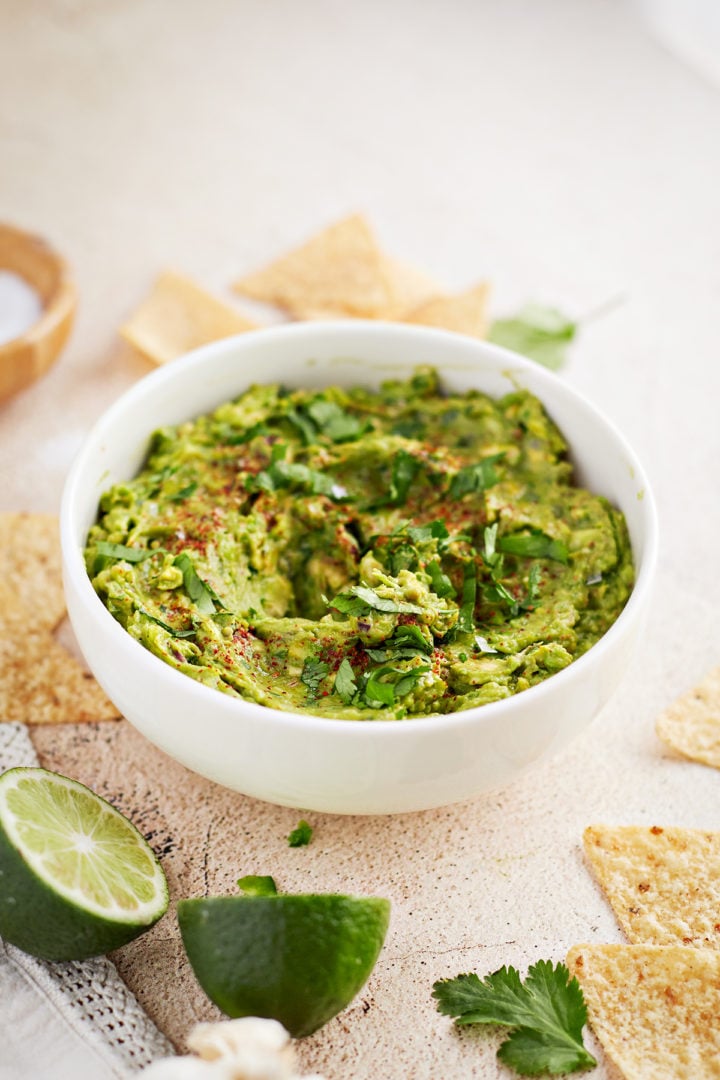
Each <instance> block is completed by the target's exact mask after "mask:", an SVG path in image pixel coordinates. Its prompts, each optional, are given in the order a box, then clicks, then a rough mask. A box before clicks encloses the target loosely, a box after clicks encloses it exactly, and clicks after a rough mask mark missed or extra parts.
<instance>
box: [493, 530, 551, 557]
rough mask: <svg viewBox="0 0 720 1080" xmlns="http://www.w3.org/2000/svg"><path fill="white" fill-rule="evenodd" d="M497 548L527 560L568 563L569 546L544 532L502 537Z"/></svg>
mask: <svg viewBox="0 0 720 1080" xmlns="http://www.w3.org/2000/svg"><path fill="white" fill-rule="evenodd" d="M496 547H497V549H498V551H504V552H506V553H507V554H508V555H520V556H523V557H525V558H527V559H554V560H555V561H556V562H561V563H564V564H565V565H567V562H568V549H567V545H566V544H564V543H563V542H562V540H553V539H552V537H550V536H546V535H545V533H542V532H536V531H534V532H531V533H527V534H524V535H523V534H520V533H514V534H512V535H511V536H501V537H498V539H497V541H496Z"/></svg>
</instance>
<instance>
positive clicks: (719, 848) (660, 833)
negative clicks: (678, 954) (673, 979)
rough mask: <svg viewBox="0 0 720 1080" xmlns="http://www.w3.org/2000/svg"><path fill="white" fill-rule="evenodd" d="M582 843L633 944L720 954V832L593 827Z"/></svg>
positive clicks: (587, 832) (638, 827) (630, 826)
mask: <svg viewBox="0 0 720 1080" xmlns="http://www.w3.org/2000/svg"><path fill="white" fill-rule="evenodd" d="M583 839H584V843H585V853H586V855H587V858H588V860H589V862H590V864H591V866H592V868H593V870H594V871H595V875H596V877H597V879H598V881H599V882H600V885H601V886H602V888H603V890H604V892H605V895H606V896H607V898H608V900H609V901H610V904H611V905H612V909H613V911H614V912H615V914H616V915H617V918H618V922H619V923H620V925H621V926H622V928H623V930H624V931H625V933H626V934H627V936H628V937H629V938H630V940H631V941H633V942H638V943H639V944H646V945H693V946H695V947H696V948H705V949H719V948H720V832H704V831H701V830H700V829H676V828H668V829H664V828H663V829H661V828H659V827H658V826H657V825H654V826H653V827H652V828H646V827H644V826H643V827H641V826H635V825H628V826H616V827H612V826H607V825H591V826H590V827H589V828H587V829H586V830H585V833H584V837H583Z"/></svg>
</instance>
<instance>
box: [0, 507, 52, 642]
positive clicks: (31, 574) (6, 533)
mask: <svg viewBox="0 0 720 1080" xmlns="http://www.w3.org/2000/svg"><path fill="white" fill-rule="evenodd" d="M0 567H1V568H2V579H3V580H4V581H6V582H9V583H11V584H12V593H13V596H14V597H15V598H16V599H17V600H19V601H20V602H21V603H22V604H24V605H25V607H26V608H27V609H28V611H30V612H31V613H32V619H33V621H34V623H35V625H36V626H39V627H42V628H43V629H44V630H53V629H54V628H55V627H56V626H57V625H58V623H59V622H60V621H61V619H62V617H63V615H64V614H65V596H64V594H63V585H62V571H61V559H60V534H59V530H58V519H57V517H56V516H55V514H30V513H24V512H20V513H12V512H9V513H0Z"/></svg>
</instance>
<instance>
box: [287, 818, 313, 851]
mask: <svg viewBox="0 0 720 1080" xmlns="http://www.w3.org/2000/svg"><path fill="white" fill-rule="evenodd" d="M312 834H313V828H312V825H310V824H309V822H307V821H305V819H304V818H302V819H301V820H300V821H298V823H297V826H296V828H294V829H293V830H292V832H291V833H290V835H289V836H288V838H287V842H288V847H306V846H307V845H308V844H309V843H310V841H311V840H312Z"/></svg>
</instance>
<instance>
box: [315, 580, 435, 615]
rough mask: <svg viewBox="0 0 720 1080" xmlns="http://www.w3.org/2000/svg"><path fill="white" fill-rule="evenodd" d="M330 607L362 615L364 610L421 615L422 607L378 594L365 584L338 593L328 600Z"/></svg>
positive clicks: (347, 613)
mask: <svg viewBox="0 0 720 1080" xmlns="http://www.w3.org/2000/svg"><path fill="white" fill-rule="evenodd" d="M330 607H331V608H334V609H335V611H341V612H343V613H344V614H346V615H362V614H363V613H364V612H366V611H383V612H394V613H398V614H405V615H422V613H423V609H422V608H421V607H418V606H417V604H408V603H406V602H405V601H404V600H391V599H389V597H386V596H378V594H377V593H376V592H375V590H374V589H371V588H369V587H368V586H367V585H353V586H352V587H351V588H350V589H349V591H348V592H346V593H338V595H337V596H336V597H335V598H334V599H333V600H331V601H330Z"/></svg>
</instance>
